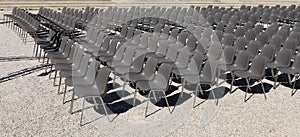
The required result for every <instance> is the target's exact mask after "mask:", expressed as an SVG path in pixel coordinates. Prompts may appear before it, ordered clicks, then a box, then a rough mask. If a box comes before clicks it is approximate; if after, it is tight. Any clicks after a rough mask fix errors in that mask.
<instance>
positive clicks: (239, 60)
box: [219, 50, 250, 92]
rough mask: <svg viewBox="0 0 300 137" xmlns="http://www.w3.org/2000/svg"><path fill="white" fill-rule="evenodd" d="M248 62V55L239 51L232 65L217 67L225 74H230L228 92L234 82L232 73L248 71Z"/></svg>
mask: <svg viewBox="0 0 300 137" xmlns="http://www.w3.org/2000/svg"><path fill="white" fill-rule="evenodd" d="M249 62H250V54H249V53H248V52H247V51H244V50H242V51H240V52H239V53H238V55H237V57H236V60H235V61H234V63H233V64H226V65H221V66H219V69H220V70H222V71H225V72H230V74H231V77H232V79H231V86H230V92H231V91H232V86H233V83H234V81H235V79H234V75H233V72H234V71H245V70H248V66H249Z"/></svg>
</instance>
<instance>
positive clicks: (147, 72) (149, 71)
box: [142, 57, 158, 77]
mask: <svg viewBox="0 0 300 137" xmlns="http://www.w3.org/2000/svg"><path fill="white" fill-rule="evenodd" d="M157 63H158V59H157V58H154V57H150V58H148V60H147V61H146V64H145V67H144V70H143V72H142V73H143V74H144V76H147V77H150V76H151V75H153V74H154V72H155V71H156V67H157Z"/></svg>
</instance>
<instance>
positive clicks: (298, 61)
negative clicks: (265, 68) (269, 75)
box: [279, 54, 300, 96]
mask: <svg viewBox="0 0 300 137" xmlns="http://www.w3.org/2000/svg"><path fill="white" fill-rule="evenodd" d="M279 71H281V72H282V73H285V74H288V79H289V83H290V84H292V85H293V86H292V96H293V94H294V92H293V91H294V89H295V85H296V82H297V80H298V79H299V74H300V54H298V55H297V56H296V58H295V61H294V62H293V65H292V66H291V67H288V68H279ZM291 75H293V76H294V82H293V80H292V79H291Z"/></svg>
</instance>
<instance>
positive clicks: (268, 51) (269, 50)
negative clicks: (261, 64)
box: [260, 45, 275, 63]
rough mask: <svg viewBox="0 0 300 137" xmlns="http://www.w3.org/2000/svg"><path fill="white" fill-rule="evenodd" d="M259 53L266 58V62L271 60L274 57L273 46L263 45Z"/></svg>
mask: <svg viewBox="0 0 300 137" xmlns="http://www.w3.org/2000/svg"><path fill="white" fill-rule="evenodd" d="M260 55H262V56H263V57H265V58H266V61H267V63H269V62H272V61H273V60H274V58H275V48H274V47H273V46H272V45H265V46H264V47H263V48H262V50H261V54H260Z"/></svg>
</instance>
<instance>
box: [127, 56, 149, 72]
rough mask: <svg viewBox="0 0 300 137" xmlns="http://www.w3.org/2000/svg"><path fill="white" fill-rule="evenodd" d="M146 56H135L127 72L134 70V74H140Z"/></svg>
mask: <svg viewBox="0 0 300 137" xmlns="http://www.w3.org/2000/svg"><path fill="white" fill-rule="evenodd" d="M145 58H146V55H145V54H142V55H138V54H136V55H135V57H134V60H133V62H132V63H131V65H130V70H129V72H131V70H134V71H135V72H136V71H137V72H140V71H142V69H143V65H144V61H145Z"/></svg>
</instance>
